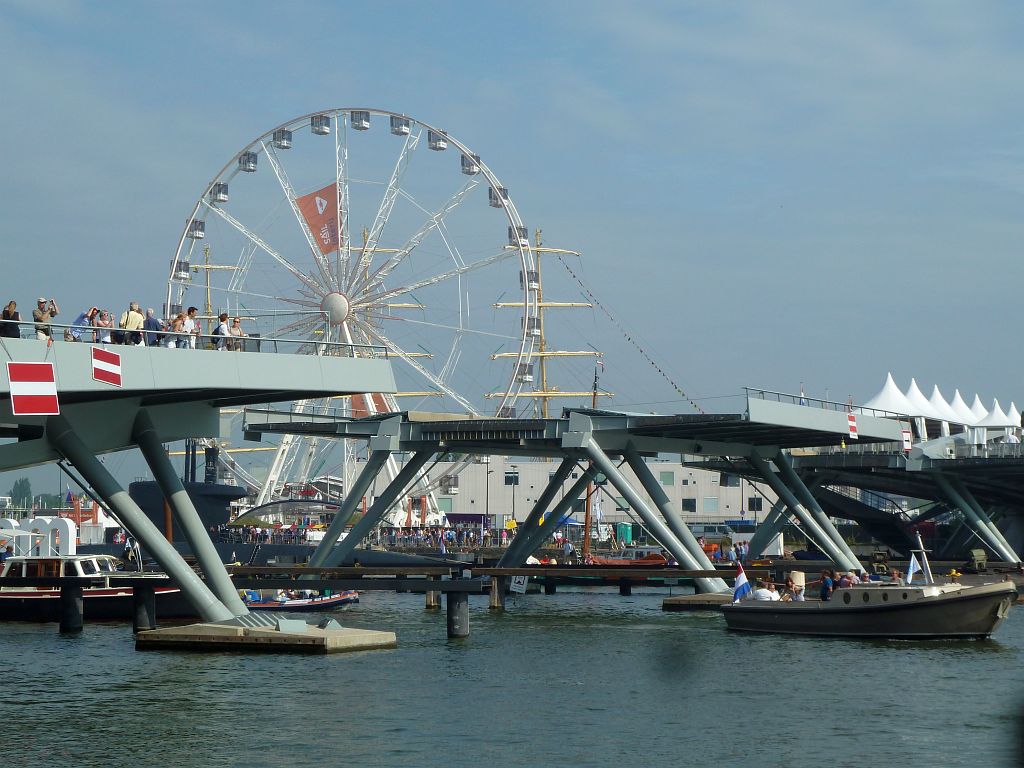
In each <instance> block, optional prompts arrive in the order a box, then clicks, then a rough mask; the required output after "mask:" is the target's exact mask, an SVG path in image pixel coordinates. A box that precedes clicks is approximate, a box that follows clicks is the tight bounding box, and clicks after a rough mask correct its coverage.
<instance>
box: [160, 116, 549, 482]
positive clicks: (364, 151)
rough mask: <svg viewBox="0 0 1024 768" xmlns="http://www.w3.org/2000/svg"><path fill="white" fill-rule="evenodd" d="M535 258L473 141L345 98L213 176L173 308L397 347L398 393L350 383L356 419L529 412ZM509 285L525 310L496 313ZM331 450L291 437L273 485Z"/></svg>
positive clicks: (350, 350)
mask: <svg viewBox="0 0 1024 768" xmlns="http://www.w3.org/2000/svg"><path fill="white" fill-rule="evenodd" d="M453 155H454V157H453ZM534 264H535V262H534V255H533V252H532V250H531V246H530V242H529V237H528V234H527V229H526V227H525V226H524V225H523V222H522V220H521V219H520V216H519V213H518V212H517V210H516V207H515V205H514V203H513V202H512V199H511V197H510V196H509V194H508V190H507V189H506V188H505V187H504V186H503V185H502V184H501V182H500V181H499V180H498V178H497V176H495V174H494V173H493V172H492V171H491V169H490V168H489V167H488V166H487V165H486V164H485V163H484V162H483V161H482V160H481V159H480V156H479V155H478V154H477V153H475V152H474V151H473V150H471V149H470V148H469V147H468V146H467V145H465V144H464V143H462V142H461V141H459V140H458V139H456V138H454V137H453V136H451V135H449V134H448V133H447V132H446V131H445V130H442V129H440V128H437V127H435V126H432V125H428V124H426V123H424V122H422V121H419V120H416V119H414V118H411V117H409V116H407V115H404V114H400V113H397V112H389V111H386V110H379V109H365V108H364V109H351V108H341V109H330V110H326V111H321V112H315V113H311V114H307V115H303V116H301V117H297V118H294V119H292V120H289V121H288V122H286V123H283V124H281V125H279V126H277V127H276V128H274V129H272V130H270V131H268V132H266V133H264V134H262V135H260V136H259V137H257V138H256V139H254V140H253V141H251V142H249V143H248V144H247V145H245V146H244V147H242V148H241V149H240V150H239V151H238V152H237V153H235V154H234V155H233V156H232V157H231V159H230V160H229V161H228V162H227V163H226V164H225V165H224V167H223V168H222V169H221V170H220V172H218V173H217V175H216V176H215V177H214V178H213V179H212V180H211V181H210V182H209V183H208V184H207V185H206V186H205V187H204V188H203V190H202V193H201V194H200V196H199V197H198V198H197V200H196V201H195V203H194V204H193V206H192V208H191V210H190V212H189V214H188V216H187V217H186V223H185V227H184V229H183V231H182V233H181V237H180V238H179V241H178V245H177V248H176V250H175V254H174V258H173V259H172V262H171V268H170V274H169V277H168V284H167V299H166V305H165V308H164V309H165V315H167V316H168V317H173V316H174V315H176V314H177V313H178V312H181V311H183V309H184V308H186V307H188V306H189V305H193V306H196V307H197V308H199V310H200V317H201V318H203V320H204V321H205V323H207V327H206V332H209V331H210V330H211V329H212V327H213V325H215V321H214V318H215V317H216V316H217V315H218V314H220V313H221V312H227V313H228V314H229V315H231V316H232V317H238V318H240V319H241V325H242V329H243V330H244V332H245V333H247V334H248V335H249V336H250V337H251V338H250V340H249V341H248V342H246V343H249V344H256V343H263V344H267V343H271V342H270V340H274V341H273V343H274V344H286V343H292V344H294V345H296V347H297V348H299V349H301V350H302V351H306V352H308V353H311V354H324V353H325V350H328V349H337V347H334V346H332V344H330V343H341V344H345V345H351V346H347V347H345V348H344V349H345V351H344V352H343V354H353V355H356V356H359V355H363V354H374V353H373V351H372V350H373V349H376V350H377V354H379V350H380V349H381V348H382V347H383V348H386V349H387V351H388V355H389V357H390V358H392V360H393V361H394V369H395V378H396V382H397V383H398V388H399V390H400V392H399V394H398V395H397V396H396V395H391V394H374V393H367V394H366V395H364V396H352V398H351V400H350V405H349V406H348V407H349V409H350V413H351V414H352V415H354V416H359V415H366V414H373V413H377V412H383V411H397V410H407V409H414V408H415V409H420V410H434V411H444V412H457V413H466V414H470V415H482V414H484V413H494V414H496V415H498V416H514V415H515V410H516V408H515V403H516V399H517V397H518V395H519V393H520V391H521V390H522V388H523V387H524V386H529V385H530V384H531V382H532V380H533V370H532V368H533V366H532V362H531V360H532V352H533V345H534V339H535V337H536V335H537V327H538V324H539V320H538V302H537V290H536V288H537V284H536V281H535V280H534V276H535V275H536V271H535V265H534ZM503 297H504V298H505V302H504V304H505V306H507V305H508V303H509V302H508V301H507V299H508V298H510V297H511V298H513V299H514V302H512V303H514V304H516V305H517V306H518V305H520V304H521V311H517V312H515V313H514V315H513V316H510V315H509V314H508V313H502V312H497V311H495V309H494V305H495V303H497V302H498V301H500V300H501V299H502V298H503ZM515 315H517V316H518V317H516V316H515ZM257 339H258V340H259V341H257ZM399 401H401V405H399ZM328 405H331V406H332V407H337V405H338V403H337V402H334V403H331V404H326V403H323V402H305V403H299V404H296V406H295V408H296V409H297V410H301V411H313V410H316V409H318V408H324V407H327V406H328ZM316 450H317V449H316V448H315V444H311V443H308V442H304V441H301V440H295V439H287V438H286V439H285V440H284V441H283V442H282V444H281V448H280V449H279V451H278V454H277V456H276V457H275V460H274V465H273V468H272V469H271V480H269V481H268V482H267V483H266V484H265V485H264V488H263V490H262V492H261V496H263V495H265V494H268V493H270V492H271V491H272V490H273V488H272V487H271V488H267V486H268V485H273V482H274V481H284V480H286V479H287V474H288V472H289V471H290V468H291V467H293V466H294V467H296V468H297V469H298V471H299V473H300V474H301V473H303V472H309V471H310V470H311V469H312V465H313V463H314V459H313V457H314V455H315V454H316ZM297 457H302V458H299V459H298V461H297ZM296 461H297V463H296ZM246 479H247V482H249V483H250V484H251V485H256V484H257V483H256V481H255V479H254V478H252V477H248V478H246ZM268 498H269V496H268Z"/></svg>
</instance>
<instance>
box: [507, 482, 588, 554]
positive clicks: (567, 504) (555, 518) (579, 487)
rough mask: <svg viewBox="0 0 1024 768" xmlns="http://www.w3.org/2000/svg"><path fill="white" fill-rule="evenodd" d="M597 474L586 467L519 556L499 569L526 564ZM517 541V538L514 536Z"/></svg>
mask: <svg viewBox="0 0 1024 768" xmlns="http://www.w3.org/2000/svg"><path fill="white" fill-rule="evenodd" d="M596 474H597V469H595V468H593V467H588V468H587V469H585V470H583V473H582V474H581V475H580V477H579V479H578V480H577V481H576V482H575V483H573V484H572V487H571V488H569V490H568V491H566V493H565V495H564V496H563V497H562V498H561V499H560V500H559V502H558V503H557V504H555V506H554V507H553V508H552V509H551V510H550V511H549V512H548V513H547V514H546V515H545V516H544V522H543V523H542V524H541V526H540V527H539V528H535V529H534V531H533V535H532V536H529V535H528V538H527V541H526V544H525V546H524V547H523V549H521V550H520V553H519V556H518V557H517V558H516V560H510V561H509V562H508V563H507V564H506V565H503V566H501V567H508V568H518V567H519V566H521V565H522V564H523V563H525V562H526V558H528V557H529V556H530V555H532V554H533V553H534V552H535V551H536V550H537V547H539V546H540V545H541V544H542V543H543V542H544V540H545V539H546V538H547V537H548V536H550V535H551V534H552V533H554V532H555V529H556V528H557V527H558V524H559V523H560V522H562V517H563V516H564V515H565V513H566V512H568V511H569V510H570V509H572V505H573V503H574V502H575V501H576V500H577V499H578V498H579V497H580V494H581V493H583V491H584V490H586V487H587V483H589V482H590V481H591V480H592V479H593V478H594V476H595V475H596ZM516 538H517V539H518V538H519V537H518V536H516Z"/></svg>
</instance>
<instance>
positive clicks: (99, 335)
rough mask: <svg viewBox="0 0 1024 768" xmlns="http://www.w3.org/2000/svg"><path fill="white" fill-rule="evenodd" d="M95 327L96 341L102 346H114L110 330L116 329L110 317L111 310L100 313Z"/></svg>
mask: <svg viewBox="0 0 1024 768" xmlns="http://www.w3.org/2000/svg"><path fill="white" fill-rule="evenodd" d="M93 325H94V326H96V341H97V342H99V343H100V344H112V343H113V341H111V338H110V329H111V328H113V327H114V321H113V319H112V318H111V317H110V310H109V309H104V310H103V311H102V312H100V313H99V314H98V315H97V316H96V319H95V320H94V321H93Z"/></svg>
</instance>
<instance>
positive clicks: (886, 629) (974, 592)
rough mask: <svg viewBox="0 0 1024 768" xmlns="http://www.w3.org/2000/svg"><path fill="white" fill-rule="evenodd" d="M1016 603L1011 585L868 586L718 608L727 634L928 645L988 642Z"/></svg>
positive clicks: (746, 602) (1008, 583)
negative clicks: (930, 641)
mask: <svg viewBox="0 0 1024 768" xmlns="http://www.w3.org/2000/svg"><path fill="white" fill-rule="evenodd" d="M1016 599H1017V588H1016V587H1015V586H1014V585H1013V584H1012V583H1011V582H998V583H995V584H982V585H980V586H976V587H967V586H963V585H961V584H919V585H910V586H900V585H898V584H880V583H871V584H867V585H858V586H853V587H847V588H842V589H837V590H836V591H835V594H834V595H833V597H832V599H831V600H828V601H824V602H823V601H818V600H809V601H805V602H781V601H778V602H769V601H765V600H745V601H743V602H739V603H733V604H732V605H723V606H722V613H723V615H724V616H725V623H726V624H727V625H728V627H729V629H736V630H741V631H745V632H771V633H776V634H788V635H831V636H835V637H876V638H906V639H927V638H941V637H976V638H982V637H988V636H989V635H991V634H992V633H993V632H995V630H996V629H997V628H998V627H999V625H1000V624H1002V623H1003V619H1005V618H1006V615H1007V614H1008V613H1009V611H1010V606H1011V605H1013V603H1014V601H1015V600H1016Z"/></svg>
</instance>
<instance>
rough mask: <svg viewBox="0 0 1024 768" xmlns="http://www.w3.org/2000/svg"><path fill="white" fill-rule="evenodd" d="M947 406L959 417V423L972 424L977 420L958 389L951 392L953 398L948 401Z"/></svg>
mask: <svg viewBox="0 0 1024 768" xmlns="http://www.w3.org/2000/svg"><path fill="white" fill-rule="evenodd" d="M949 407H950V408H952V409H953V412H954V413H956V414H957V415H958V416H959V417H960V418H959V422H960V423H961V424H967V425H968V426H973V425H974V422H975V421H977V419H976V418H974V414H973V413H972V412H971V409H970V408H969V407H968V405H967V403H965V402H964V399H963V398H962V397H961V396H960V390H959V389H958V390H956V391H955V392H954V393H953V399H952V400H950V401H949Z"/></svg>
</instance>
